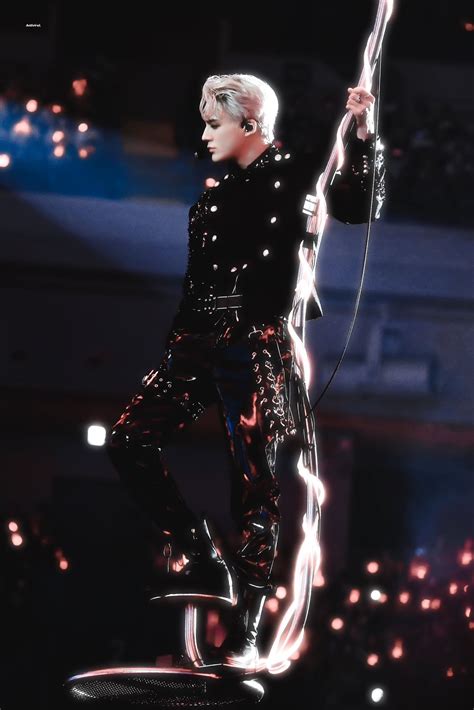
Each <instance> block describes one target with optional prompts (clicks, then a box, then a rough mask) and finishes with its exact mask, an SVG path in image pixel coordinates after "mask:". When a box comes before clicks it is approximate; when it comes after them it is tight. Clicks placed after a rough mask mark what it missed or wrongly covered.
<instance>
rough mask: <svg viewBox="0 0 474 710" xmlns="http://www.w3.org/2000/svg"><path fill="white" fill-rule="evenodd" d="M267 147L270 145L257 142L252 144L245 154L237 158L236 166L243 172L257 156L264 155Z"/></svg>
mask: <svg viewBox="0 0 474 710" xmlns="http://www.w3.org/2000/svg"><path fill="white" fill-rule="evenodd" d="M269 146H270V143H265V142H264V141H258V143H254V144H253V145H251V146H249V147H248V149H247V150H246V151H245V153H243V154H242V155H241V156H240V157H239V158H237V164H238V166H239V167H240V168H242V169H243V170H245V168H246V167H248V166H249V165H250V163H253V161H254V160H256V159H257V158H258V157H259V155H262V153H264V152H265V151H266V150H267V149H268V147H269Z"/></svg>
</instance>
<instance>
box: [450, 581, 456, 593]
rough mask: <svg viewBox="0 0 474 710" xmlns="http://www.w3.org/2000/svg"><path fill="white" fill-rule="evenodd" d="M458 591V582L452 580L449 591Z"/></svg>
mask: <svg viewBox="0 0 474 710" xmlns="http://www.w3.org/2000/svg"><path fill="white" fill-rule="evenodd" d="M457 591H458V585H457V584H456V582H451V584H450V585H449V593H450V594H456V592H457Z"/></svg>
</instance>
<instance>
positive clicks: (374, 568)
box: [367, 561, 380, 574]
mask: <svg viewBox="0 0 474 710" xmlns="http://www.w3.org/2000/svg"><path fill="white" fill-rule="evenodd" d="M379 569H380V565H379V563H378V562H374V561H372V562H369V563H368V564H367V572H368V573H369V574H376V573H377V572H378V571H379Z"/></svg>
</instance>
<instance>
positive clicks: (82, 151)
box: [79, 148, 89, 160]
mask: <svg viewBox="0 0 474 710" xmlns="http://www.w3.org/2000/svg"><path fill="white" fill-rule="evenodd" d="M88 155H89V153H88V152H87V148H79V157H80V158H82V159H83V160H84V158H87V156H88Z"/></svg>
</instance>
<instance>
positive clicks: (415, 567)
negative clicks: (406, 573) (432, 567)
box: [410, 562, 429, 579]
mask: <svg viewBox="0 0 474 710" xmlns="http://www.w3.org/2000/svg"><path fill="white" fill-rule="evenodd" d="M428 570H429V567H428V565H427V564H425V563H421V562H412V563H411V565H410V576H411V577H415V578H416V579H424V578H425V577H426V575H427V574H428Z"/></svg>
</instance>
